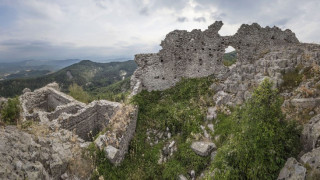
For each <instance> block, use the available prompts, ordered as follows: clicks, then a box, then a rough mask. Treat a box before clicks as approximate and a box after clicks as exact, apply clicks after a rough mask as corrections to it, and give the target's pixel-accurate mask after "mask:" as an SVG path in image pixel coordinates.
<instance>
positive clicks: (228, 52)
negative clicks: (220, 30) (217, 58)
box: [222, 46, 237, 66]
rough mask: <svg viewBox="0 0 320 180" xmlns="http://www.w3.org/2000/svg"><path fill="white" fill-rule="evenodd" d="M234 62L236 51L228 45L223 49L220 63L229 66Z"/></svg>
mask: <svg viewBox="0 0 320 180" xmlns="http://www.w3.org/2000/svg"><path fill="white" fill-rule="evenodd" d="M236 62H237V51H236V50H235V49H234V48H233V47H232V46H228V47H227V48H226V49H225V50H224V55H223V59H222V63H223V65H225V66H231V65H232V64H234V63H236Z"/></svg>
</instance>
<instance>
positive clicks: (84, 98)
mask: <svg viewBox="0 0 320 180" xmlns="http://www.w3.org/2000/svg"><path fill="white" fill-rule="evenodd" d="M68 89H69V95H70V96H72V97H73V98H74V99H76V100H78V101H80V102H83V103H89V102H90V101H91V97H90V95H89V94H88V93H87V92H85V91H84V90H83V89H82V87H81V86H79V85H78V84H76V83H73V84H71V85H70V86H69V88H68Z"/></svg>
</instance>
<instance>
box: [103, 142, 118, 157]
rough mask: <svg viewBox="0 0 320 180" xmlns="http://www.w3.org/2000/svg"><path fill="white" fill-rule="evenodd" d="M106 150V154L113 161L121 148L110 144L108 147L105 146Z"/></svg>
mask: <svg viewBox="0 0 320 180" xmlns="http://www.w3.org/2000/svg"><path fill="white" fill-rule="evenodd" d="M105 151H106V155H107V157H108V159H109V160H110V161H113V160H114V158H115V157H116V155H117V153H118V152H119V149H117V148H115V147H113V146H110V145H108V146H107V147H106V148H105Z"/></svg>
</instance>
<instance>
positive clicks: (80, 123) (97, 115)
mask: <svg viewBox="0 0 320 180" xmlns="http://www.w3.org/2000/svg"><path fill="white" fill-rule="evenodd" d="M58 89H59V87H58V85H57V84H56V83H53V84H49V85H47V86H45V87H43V88H41V89H38V90H35V91H34V92H31V91H30V90H29V91H26V92H25V93H24V94H23V95H22V96H20V102H21V105H22V117H23V120H24V121H27V120H39V121H40V123H44V124H46V125H48V126H50V129H60V128H62V129H65V130H69V131H72V132H74V133H75V134H76V135H77V136H78V137H80V138H81V139H82V141H83V140H85V141H92V140H93V137H95V136H96V135H97V134H98V133H100V132H101V131H102V130H104V129H107V130H106V132H104V133H102V135H103V136H104V137H105V139H104V141H103V142H102V145H103V147H105V145H106V144H109V145H110V146H108V147H112V149H111V150H112V153H111V152H110V151H107V157H108V158H109V160H110V161H111V162H112V163H114V164H119V163H120V162H121V161H122V160H123V159H124V157H125V153H126V152H127V151H128V146H129V143H130V141H131V139H132V137H133V135H134V132H135V129H136V120H137V114H138V108H137V107H134V106H131V105H124V104H120V103H118V102H110V101H106V100H99V101H93V102H91V103H90V104H88V105H86V104H84V103H81V102H79V101H77V100H75V99H73V98H72V97H70V96H68V95H66V94H64V93H61V92H60V91H58ZM102 145H101V147H102Z"/></svg>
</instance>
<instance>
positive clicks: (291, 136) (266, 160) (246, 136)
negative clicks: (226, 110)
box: [212, 79, 300, 179]
mask: <svg viewBox="0 0 320 180" xmlns="http://www.w3.org/2000/svg"><path fill="white" fill-rule="evenodd" d="M281 104H282V100H281V98H280V96H279V95H278V92H277V90H273V89H272V83H271V82H270V81H269V80H268V79H267V80H265V81H263V83H262V84H261V85H260V86H259V87H258V88H257V89H256V90H255V91H254V93H253V95H252V98H251V99H250V100H248V101H247V102H246V103H245V104H244V105H243V106H242V107H239V108H237V109H236V110H235V112H234V113H233V115H231V116H229V117H228V118H229V119H228V120H227V121H228V123H226V124H225V126H230V127H229V128H228V127H220V130H219V131H223V129H224V130H225V129H232V130H233V131H231V133H230V134H229V137H228V138H227V140H226V141H225V142H224V143H223V144H222V146H221V147H220V148H219V149H218V152H217V155H216V158H215V161H214V163H213V167H212V169H218V171H217V172H216V175H215V179H276V178H277V176H278V173H279V171H280V169H281V168H282V167H283V165H284V163H285V162H286V160H287V158H288V157H292V156H295V155H297V153H298V152H299V150H300V144H299V134H300V130H299V129H297V128H296V127H297V126H296V124H295V123H293V122H287V121H285V120H284V115H283V114H282V111H281ZM225 121H226V120H225ZM230 122H232V123H230ZM234 126H236V127H234ZM217 128H218V129H219V127H217ZM225 135H228V134H225Z"/></svg>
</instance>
